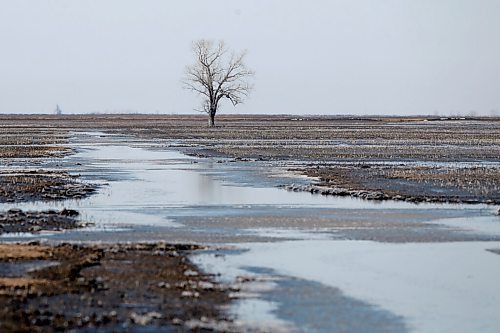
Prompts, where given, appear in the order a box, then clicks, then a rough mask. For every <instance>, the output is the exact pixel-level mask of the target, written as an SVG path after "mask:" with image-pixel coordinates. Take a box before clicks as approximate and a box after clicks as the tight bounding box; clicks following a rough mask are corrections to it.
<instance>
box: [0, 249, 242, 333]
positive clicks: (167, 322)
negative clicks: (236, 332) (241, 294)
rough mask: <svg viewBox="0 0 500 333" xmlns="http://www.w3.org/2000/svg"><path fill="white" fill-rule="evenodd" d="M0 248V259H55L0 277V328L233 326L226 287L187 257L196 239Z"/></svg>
mask: <svg viewBox="0 0 500 333" xmlns="http://www.w3.org/2000/svg"><path fill="white" fill-rule="evenodd" d="M2 247H5V250H6V251H2V252H1V254H0V261H3V262H14V263H22V262H23V261H26V260H30V261H33V260H39V261H44V260H50V261H52V262H53V261H56V262H59V264H58V265H57V266H50V267H45V268H42V269H38V270H35V271H30V272H27V273H26V274H25V275H23V276H17V277H3V278H0V331H2V332H55V331H67V330H73V329H75V330H76V331H82V332H85V331H88V330H91V331H95V330H105V331H114V332H128V331H141V332H145V331H148V332H154V331H163V332H212V331H231V330H232V329H231V325H232V324H231V322H230V321H229V320H228V319H227V318H225V315H224V314H223V307H224V306H225V305H227V304H228V302H229V300H230V299H229V290H228V289H226V288H225V287H223V286H221V285H219V284H217V283H215V282H214V281H212V278H211V276H208V275H205V274H203V273H202V272H200V271H199V270H198V269H197V268H196V267H195V266H194V265H192V264H191V263H190V262H189V261H188V260H187V259H186V256H187V255H188V254H190V253H192V251H195V250H198V249H200V247H199V246H195V245H168V244H135V245H119V244H115V245H107V246H80V245H69V244H62V245H57V246H46V245H40V244H31V245H2ZM0 267H2V266H1V265H0ZM0 273H1V272H0Z"/></svg>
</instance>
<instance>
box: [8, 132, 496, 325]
mask: <svg viewBox="0 0 500 333" xmlns="http://www.w3.org/2000/svg"><path fill="white" fill-rule="evenodd" d="M75 127H78V126H73V127H72V128H71V129H70V130H69V131H67V132H61V133H66V134H65V135H64V140H63V141H62V142H58V143H57V144H58V145H59V146H61V147H62V148H61V150H63V151H71V152H72V153H71V154H67V155H65V156H57V157H49V158H44V159H39V160H37V161H38V162H37V163H38V164H36V165H33V164H27V161H28V160H26V157H20V158H17V159H12V158H10V159H9V160H8V161H9V162H8V164H7V163H5V164H2V165H1V166H0V172H2V173H7V172H9V173H12V172H14V171H16V170H17V171H21V170H22V171H23V172H26V171H29V170H38V169H43V170H46V171H51V172H54V171H58V172H64V173H67V174H69V175H71V176H75V177H76V176H78V178H77V180H76V181H77V182H81V183H82V184H89V185H92V188H95V189H96V193H94V194H92V195H89V196H85V197H82V198H72V197H68V198H60V199H59V200H35V201H33V200H26V201H17V202H2V203H0V211H2V212H7V211H9V210H14V209H21V210H22V211H39V212H40V211H57V212H60V211H62V210H63V209H67V210H72V211H77V212H78V213H79V221H80V222H82V225H81V227H79V228H71V229H66V230H60V229H56V230H41V231H39V230H36V231H35V232H30V231H29V230H28V231H26V232H22V233H3V234H1V235H0V237H1V241H2V242H3V243H12V242H29V241H40V242H42V243H43V244H49V245H56V244H61V243H66V242H70V243H74V244H90V245H93V246H95V245H103V244H111V245H113V244H117V243H122V244H123V243H127V244H144V243H151V244H155V243H158V242H166V243H168V244H197V245H198V246H200V248H198V249H196V251H192V252H189V254H188V258H189V260H190V262H191V263H192V264H194V265H195V266H196V268H194V267H193V268H192V269H191V268H190V269H189V271H191V272H193V273H192V274H193V276H197V275H194V274H199V273H197V272H196V271H195V269H199V270H200V271H201V272H203V273H205V274H210V276H212V277H213V278H214V280H213V281H212V282H203V283H220V284H221V285H226V286H228V287H227V288H228V289H227V290H228V293H227V294H224V295H225V296H223V295H218V296H217V304H219V305H220V308H221V309H223V310H224V311H223V312H224V316H225V317H224V316H223V317H220V315H219V314H217V316H219V317H217V318H218V319H217V320H216V321H215V322H214V321H212V319H210V320H208V319H206V318H205V319H204V318H201V316H199V318H197V317H196V311H194V312H193V313H192V316H193V317H192V318H191V321H189V320H187V319H183V321H182V322H183V323H184V325H183V326H182V325H181V327H182V329H185V330H186V331H189V330H190V329H193V330H201V331H203V330H206V331H269V332H279V331H282V332H344V331H353V332H443V331H454V332H471V331H481V332H497V331H498V330H499V329H500V321H499V320H498V304H499V303H500V292H498V288H497V287H496V284H497V281H498V280H499V279H500V266H499V265H498V263H499V261H500V256H499V255H498V254H497V253H498V251H499V249H500V220H499V217H498V216H497V215H496V211H497V209H498V206H496V205H494V204H492V203H491V202H490V203H489V204H486V203H479V204H474V205H471V204H465V203H461V204H457V203H444V202H443V203H439V202H420V203H415V202H411V201H407V200H365V199H362V198H360V197H353V196H349V195H347V196H334V195H321V194H320V193H316V194H314V193H313V194H312V193H308V192H304V191H287V190H285V189H284V188H283V185H285V186H289V185H291V184H294V187H300V186H310V184H311V182H314V181H315V179H312V178H307V177H304V174H303V173H302V172H297V171H296V170H291V169H294V168H296V167H297V166H300V167H307V164H308V163H311V160H308V161H307V162H304V161H303V160H300V159H296V158H294V159H293V160H291V161H290V162H289V163H283V161H281V160H280V159H277V160H273V159H268V158H261V159H259V158H255V157H252V156H230V155H222V154H220V153H213V152H212V153H207V146H206V142H205V143H204V142H203V140H200V142H198V143H197V144H198V145H199V146H195V145H193V142H192V141H191V142H190V141H189V140H186V139H181V138H172V139H165V138H161V136H160V138H159V139H154V140H153V139H151V138H150V136H151V135H153V134H151V133H145V134H144V133H143V134H142V135H139V134H138V133H134V135H124V134H123V133H122V134H120V131H119V130H117V129H113V130H109V129H105V128H91V130H88V129H87V130H79V129H78V128H75ZM122 132H123V131H122ZM134 132H140V131H138V130H134ZM488 140H495V139H494V138H493V139H488ZM496 140H498V139H496ZM242 147H243V146H242ZM217 149H219V148H217ZM244 149H245V148H244V147H243V148H241V149H240V150H244ZM471 149H472V148H471ZM492 149H493V150H494V151H496V150H497V149H498V147H497V146H496V145H495V141H493V148H492ZM186 153H187V154H186ZM200 155H203V156H202V157H200ZM485 159H486V161H484V162H480V161H476V162H471V161H462V162H464V163H476V164H477V165H478V166H484V165H487V166H488V168H491V169H492V170H498V167H499V164H500V161H498V159H497V158H496V159H495V158H494V157H492V156H489V157H487V158H485ZM29 161H30V163H31V162H32V161H33V160H29ZM323 162H329V163H333V162H335V163H344V162H345V161H333V160H330V159H328V160H327V159H325V160H324V161H323ZM372 162H377V161H376V160H373V161H372ZM386 162H387V161H386ZM410 162H411V163H416V161H406V163H410ZM458 162H460V161H458ZM349 163H351V162H349ZM378 163H380V161H378ZM384 163H385V162H384ZM425 163H448V164H446V166H450V165H452V164H454V165H456V163H457V162H446V161H443V160H440V161H421V163H420V164H419V165H422V164H425ZM313 164H314V167H315V166H316V165H315V164H316V162H314V163H313ZM386 165H387V163H386V164H384V166H386ZM407 165H408V164H407ZM495 172H496V171H495ZM316 180H317V179H316ZM322 185H324V184H322ZM490 188H491V189H493V191H494V189H495V187H490ZM497 196H498V193H496V192H494V193H493V194H492V197H493V198H496V197H497ZM141 251H142V250H141ZM141 255H143V254H141ZM61 260H66V259H64V258H63V259H61ZM37 265H42V266H40V267H45V265H54V262H53V261H47V262H46V263H45V262H43V263H37V262H31V261H29V262H23V263H21V264H19V265H14V264H11V263H9V264H7V263H6V264H4V263H1V264H0V271H1V272H3V274H4V276H9V275H10V276H18V275H23V272H25V271H27V270H33V269H34V268H33V267H35V268H36V267H37ZM102 265H104V266H103V267H105V264H102ZM4 266H5V267H4ZM133 269H134V268H133V267H131V268H130V270H133ZM82 272H85V270H84V271H82ZM82 274H83V273H82ZM99 274H103V273H99ZM190 274H191V273H190ZM84 275H85V274H84ZM104 276H106V275H104ZM187 276H189V274H188V275H187ZM155 283H157V284H158V283H159V282H157V281H156V282H155ZM197 283H198V284H200V283H201V282H199V281H198V282H197ZM182 292H183V293H184V292H186V290H183V291H182ZM189 292H191V291H189ZM193 292H194V291H193ZM186 295H187V294H186ZM214 297H215V296H214ZM225 297H227V298H228V299H229V300H227V299H225ZM103 311H108V312H109V309H104V310H103ZM134 311H136V312H134V313H136V315H137V314H138V313H137V311H139V310H137V309H135V310H134ZM148 311H149V312H148ZM148 311H146V312H144V313H139V314H140V315H141V316H146V315H147V314H148V313H149V314H151V313H153V312H152V311H151V310H148ZM155 311H156V310H155ZM213 315H215V314H213ZM150 316H153V315H150ZM146 317H147V316H146ZM146 317H143V318H142V319H144V318H146ZM147 318H149V317H147ZM147 318H146V319H147ZM221 318H224V320H221ZM146 319H144V320H145V321H144V323H145V325H142V326H143V328H149V329H154V328H155V327H156V328H158V327H163V328H165V327H166V326H161V325H165V324H164V323H162V322H161V320H160V319H157V318H156V317H154V318H153V317H151V318H149V319H150V320H149V321H148V320H146ZM173 319H174V318H169V319H168V320H169V322H172V320H173ZM155 320H156V321H155ZM158 320H159V321H158ZM129 321H130V320H129ZM116 324H117V323H116V322H113V325H116ZM136 324H137V323H136ZM178 324H179V322H178V321H177V324H176V325H178ZM155 325H159V326H155ZM102 327H104V328H106V327H108V329H111V327H114V328H115V329H116V328H119V329H123V330H126V329H127V327H129V326H106V325H104V326H102ZM130 327H132V328H134V327H135V328H134V329H137V330H138V331H139V328H138V327H136V326H130ZM130 327H129V328H130ZM176 327H178V326H176Z"/></svg>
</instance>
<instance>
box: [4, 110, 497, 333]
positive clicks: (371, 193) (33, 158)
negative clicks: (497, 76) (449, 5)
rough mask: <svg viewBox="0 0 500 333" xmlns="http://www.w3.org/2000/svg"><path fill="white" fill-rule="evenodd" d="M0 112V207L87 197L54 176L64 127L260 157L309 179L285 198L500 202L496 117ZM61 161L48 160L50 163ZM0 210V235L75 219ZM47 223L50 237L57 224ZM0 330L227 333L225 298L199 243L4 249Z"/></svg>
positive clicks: (79, 186) (73, 181)
mask: <svg viewBox="0 0 500 333" xmlns="http://www.w3.org/2000/svg"><path fill="white" fill-rule="evenodd" d="M217 120H218V126H217V127H216V128H208V127H207V126H206V119H205V117H202V116H153V115H151V116H144V115H108V116H104V115H102V116H100V115H89V116H0V123H1V125H2V126H1V127H0V166H1V168H0V201H1V202H10V203H12V204H15V203H20V202H26V201H39V200H61V199H66V198H78V197H83V196H88V195H92V193H94V191H95V186H94V185H93V184H87V183H84V182H82V181H80V180H79V179H78V178H75V177H73V176H70V175H69V174H68V173H67V172H65V171H60V170H54V169H57V168H58V165H60V163H62V162H57V161H61V160H62V159H61V157H64V156H66V155H67V154H70V153H71V152H72V150H71V149H70V148H68V147H67V146H65V144H66V143H68V142H69V138H70V137H71V135H72V133H71V132H72V131H103V132H106V133H111V134H119V135H125V136H133V137H136V138H142V139H147V140H155V142H158V141H160V142H164V144H165V147H175V148H176V149H181V150H182V151H184V152H186V153H189V154H192V155H197V156H212V157H215V158H220V159H221V160H224V159H225V158H231V159H237V160H240V161H242V162H244V161H245V160H252V161H258V160H263V161H266V166H269V165H271V166H276V167H280V168H284V169H289V170H292V171H294V172H296V173H298V174H301V175H308V176H312V177H315V178H314V179H312V180H311V185H305V186H304V185H300V186H298V185H297V186H295V185H292V184H283V185H284V187H286V188H288V189H290V190H304V191H311V192H314V193H318V194H328V195H342V196H345V195H349V196H357V197H362V198H365V199H371V200H388V199H394V200H407V201H415V202H419V201H450V202H467V203H477V202H486V203H493V204H494V203H497V204H498V203H500V193H499V192H500V191H499V183H500V182H499V180H500V166H499V164H500V163H499V162H500V158H499V156H500V119H497V118H495V119H492V118H484V119H483V118H476V119H458V120H457V119H455V120H450V119H433V118H425V117H422V118H396V117H393V118H364V119H360V118H346V117H307V118H304V117H295V116H225V117H224V116H223V117H218V118H217ZM54 161H56V162H54ZM65 214H66V213H63V211H62V210H61V211H59V212H23V211H21V212H20V211H16V210H14V211H10V212H9V211H7V212H1V215H0V216H1V219H0V225H1V226H2V228H3V229H4V230H7V231H6V232H24V231H29V232H41V231H44V230H60V229H64V228H65V227H71V226H73V225H77V224H78V223H82V222H83V223H84V222H85V221H79V219H78V216H77V215H76V214H75V215H72V216H69V215H65ZM51 228H54V229H51ZM0 250H1V251H0V267H1V269H0V274H1V276H2V277H1V278H0V302H1V303H2V304H1V306H0V311H1V312H0V331H1V332H9V331H22V332H31V331H35V332H36V331H40V332H41V331H44V332H45V331H51V330H53V331H55V330H60V331H65V330H68V329H76V330H77V331H78V330H80V331H82V332H85V331H86V329H90V330H92V329H95V328H96V327H97V328H104V329H106V330H115V331H130V330H134V329H136V330H138V331H148V328H149V329H150V330H153V331H154V330H158V329H162V330H164V331H167V332H178V331H181V332H182V331H230V330H232V329H233V328H234V327H233V326H232V324H231V320H230V319H228V318H226V315H225V314H224V311H223V309H224V307H225V306H227V305H228V304H229V303H230V296H231V290H229V289H228V288H227V287H223V286H220V285H217V284H215V283H214V281H213V280H212V277H210V276H206V275H204V274H203V273H202V272H200V271H199V270H197V269H196V267H194V266H193V265H191V264H190V263H189V261H188V260H187V259H186V256H187V255H188V254H189V253H191V252H192V251H196V250H200V249H199V247H198V246H191V245H166V244H147V245H146V244H136V245H124V244H121V245H120V244H110V245H99V246H97V245H69V244H62V245H48V244H32V245H27V244H2V245H0Z"/></svg>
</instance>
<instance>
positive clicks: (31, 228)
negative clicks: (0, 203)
mask: <svg viewBox="0 0 500 333" xmlns="http://www.w3.org/2000/svg"><path fill="white" fill-rule="evenodd" d="M78 217H79V213H78V212H77V211H75V210H72V209H63V210H60V211H56V210H47V211H41V212H36V211H23V210H21V209H10V210H8V211H6V212H0V235H1V234H4V233H24V232H29V233H39V232H41V231H61V230H65V229H74V228H79V227H84V226H86V225H87V224H85V223H80V222H79V219H78Z"/></svg>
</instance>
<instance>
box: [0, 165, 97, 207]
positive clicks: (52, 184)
mask: <svg viewBox="0 0 500 333" xmlns="http://www.w3.org/2000/svg"><path fill="white" fill-rule="evenodd" d="M96 191H97V185H95V184H88V183H83V182H80V181H78V180H77V179H76V177H72V176H70V175H69V174H68V173H65V172H55V171H48V170H36V171H9V172H4V173H1V174H0V202H27V201H38V200H42V201H46V200H66V199H82V198H85V197H88V196H90V195H92V194H93V193H95V192H96Z"/></svg>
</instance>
